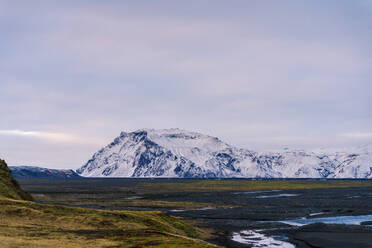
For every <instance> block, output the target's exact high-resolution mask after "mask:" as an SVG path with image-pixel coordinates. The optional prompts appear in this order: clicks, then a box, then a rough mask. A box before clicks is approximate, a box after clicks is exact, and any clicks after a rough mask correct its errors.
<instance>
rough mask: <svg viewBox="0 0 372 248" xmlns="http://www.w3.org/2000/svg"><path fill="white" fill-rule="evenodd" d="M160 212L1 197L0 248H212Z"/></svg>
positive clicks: (194, 231) (200, 233)
mask: <svg viewBox="0 0 372 248" xmlns="http://www.w3.org/2000/svg"><path fill="white" fill-rule="evenodd" d="M208 235H209V234H208V233H207V232H205V231H203V230H201V229H198V228H196V227H193V226H192V225H190V224H186V223H185V222H184V221H182V220H181V219H180V218H177V217H171V216H169V215H167V214H164V213H162V212H157V211H102V210H92V209H83V208H76V207H65V206H54V205H45V204H37V203H34V202H31V201H21V200H11V199H7V198H0V247H37V248H39V247H214V246H212V245H210V244H207V243H206V242H204V241H202V240H200V239H199V238H205V237H207V236H208Z"/></svg>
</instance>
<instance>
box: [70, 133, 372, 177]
mask: <svg viewBox="0 0 372 248" xmlns="http://www.w3.org/2000/svg"><path fill="white" fill-rule="evenodd" d="M77 173H78V174H80V175H81V176H84V177H187V178H190V177H196V178H215V177H218V178H227V177H237V178H243V177H247V178H372V149H370V147H365V148H363V149H358V150H357V151H352V152H346V151H342V152H327V151H323V150H319V151H303V150H284V151H282V152H267V153H258V152H254V151H250V150H246V149H239V148H236V147H233V146H230V145H228V144H226V143H224V142H222V141H221V140H219V139H218V138H215V137H211V136H208V135H203V134H200V133H195V132H188V131H184V130H180V129H163V130H154V129H141V130H137V131H135V132H131V133H125V132H122V133H121V134H120V136H119V137H117V138H116V139H115V140H114V141H113V142H112V143H111V144H109V145H108V146H106V147H104V148H102V149H101V150H99V151H98V152H97V153H95V154H94V155H93V157H92V158H91V159H90V160H89V161H88V162H87V163H86V164H85V165H84V166H82V167H81V168H79V169H78V170H77Z"/></svg>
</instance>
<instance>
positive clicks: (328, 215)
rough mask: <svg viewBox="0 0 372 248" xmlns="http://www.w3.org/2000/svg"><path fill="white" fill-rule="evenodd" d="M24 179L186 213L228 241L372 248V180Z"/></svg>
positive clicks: (62, 200)
mask: <svg viewBox="0 0 372 248" xmlns="http://www.w3.org/2000/svg"><path fill="white" fill-rule="evenodd" d="M18 181H19V183H20V185H21V186H22V188H23V189H24V190H25V191H27V192H30V193H31V194H32V196H33V197H34V198H35V200H36V202H38V203H47V204H56V205H67V206H79V207H83V208H92V209H107V210H124V209H125V210H160V211H163V212H165V213H168V214H169V215H173V216H179V217H183V218H184V219H186V220H187V221H188V222H189V223H192V224H193V225H197V226H199V227H202V228H204V229H207V230H209V231H210V233H212V235H211V236H210V237H209V240H207V241H209V242H211V243H214V244H217V245H221V246H225V247H300V248H301V247H327V248H329V247H338V248H342V247H348V248H352V247H372V180H254V179H251V180H250V179H225V180H206V179H199V180H198V179H95V178H91V179H59V180H56V179H53V180H50V179H22V180H18Z"/></svg>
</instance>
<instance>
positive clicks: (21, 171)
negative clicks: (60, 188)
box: [9, 166, 80, 179]
mask: <svg viewBox="0 0 372 248" xmlns="http://www.w3.org/2000/svg"><path fill="white" fill-rule="evenodd" d="M9 169H10V171H11V173H12V176H13V177H14V178H16V179H26V178H28V179H30V178H80V176H79V175H78V174H77V173H76V172H75V171H73V170H56V169H47V168H42V167H36V166H9Z"/></svg>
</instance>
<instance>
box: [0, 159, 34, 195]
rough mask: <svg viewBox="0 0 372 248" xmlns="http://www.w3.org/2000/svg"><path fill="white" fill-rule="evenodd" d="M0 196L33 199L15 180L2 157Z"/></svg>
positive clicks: (0, 161) (0, 160)
mask: <svg viewBox="0 0 372 248" xmlns="http://www.w3.org/2000/svg"><path fill="white" fill-rule="evenodd" d="M0 196H2V197H6V198H11V199H16V200H28V201H32V200H33V199H32V196H31V195H30V194H28V193H26V192H24V191H23V190H22V189H21V187H20V186H19V184H18V182H17V181H16V180H14V178H13V177H12V175H11V173H10V170H9V168H8V165H7V164H6V162H5V161H4V160H2V159H0Z"/></svg>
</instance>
